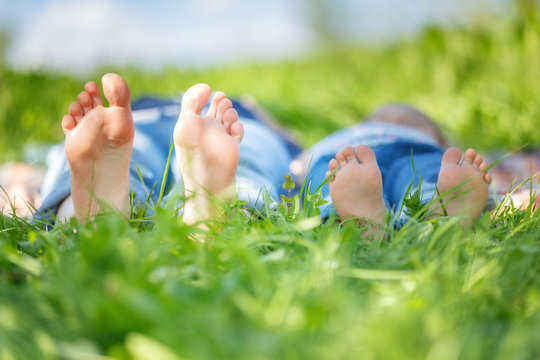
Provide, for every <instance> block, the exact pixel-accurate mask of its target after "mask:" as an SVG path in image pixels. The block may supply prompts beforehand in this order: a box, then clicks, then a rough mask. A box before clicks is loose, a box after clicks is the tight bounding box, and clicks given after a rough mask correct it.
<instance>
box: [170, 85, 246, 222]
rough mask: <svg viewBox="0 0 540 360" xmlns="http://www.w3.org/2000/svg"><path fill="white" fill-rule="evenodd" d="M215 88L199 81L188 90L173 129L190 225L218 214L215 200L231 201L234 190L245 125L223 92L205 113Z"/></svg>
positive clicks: (217, 94) (186, 215)
mask: <svg viewBox="0 0 540 360" xmlns="http://www.w3.org/2000/svg"><path fill="white" fill-rule="evenodd" d="M211 92H212V90H211V89H210V87H209V86H208V85H205V84H197V85H194V86H192V87H191V88H189V89H188V91H186V93H185V94H184V97H183V98H182V110H181V112H180V117H179V118H178V122H177V123H176V127H175V129H174V144H175V151H176V157H177V158H178V166H179V168H180V173H181V174H182V180H183V183H184V193H185V196H186V202H185V204H184V215H183V216H184V221H185V222H186V223H189V224H193V223H196V222H198V221H200V220H205V219H210V218H213V217H214V216H215V203H214V201H213V199H217V200H220V201H229V200H230V199H231V198H232V196H233V195H234V193H235V190H236V189H235V183H236V169H237V167H238V160H239V147H238V144H239V143H240V141H241V140H242V137H243V136H244V127H243V126H242V124H241V123H240V122H238V114H237V112H236V110H234V109H233V107H232V103H231V101H230V100H229V99H227V96H226V95H225V94H224V93H222V92H216V93H215V94H214V96H213V98H212V102H211V104H210V108H209V109H208V113H207V114H206V116H202V115H201V111H202V109H203V108H204V106H205V105H206V103H207V102H208V99H209V97H210V93H211Z"/></svg>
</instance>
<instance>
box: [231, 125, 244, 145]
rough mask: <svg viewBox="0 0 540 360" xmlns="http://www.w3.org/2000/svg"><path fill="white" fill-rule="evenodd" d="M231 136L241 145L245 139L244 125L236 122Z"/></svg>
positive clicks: (232, 126)
mask: <svg viewBox="0 0 540 360" xmlns="http://www.w3.org/2000/svg"><path fill="white" fill-rule="evenodd" d="M230 133H231V136H232V137H233V138H234V139H235V140H236V141H238V143H239V144H240V143H241V142H242V139H243V138H244V125H242V123H241V122H239V121H235V122H233V124H232V125H231V131H230Z"/></svg>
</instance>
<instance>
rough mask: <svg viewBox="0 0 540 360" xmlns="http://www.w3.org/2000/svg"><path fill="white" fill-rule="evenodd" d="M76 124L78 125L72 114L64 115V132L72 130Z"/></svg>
mask: <svg viewBox="0 0 540 360" xmlns="http://www.w3.org/2000/svg"><path fill="white" fill-rule="evenodd" d="M75 125H77V122H76V121H75V119H74V118H73V116H71V115H64V117H63V118H62V130H63V131H64V134H67V132H68V131H71V130H72V129H73V128H74V127H75Z"/></svg>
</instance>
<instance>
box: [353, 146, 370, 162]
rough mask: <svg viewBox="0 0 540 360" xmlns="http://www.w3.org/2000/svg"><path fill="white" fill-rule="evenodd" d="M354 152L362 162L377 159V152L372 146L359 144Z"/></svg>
mask: <svg viewBox="0 0 540 360" xmlns="http://www.w3.org/2000/svg"><path fill="white" fill-rule="evenodd" d="M354 152H355V154H356V157H357V158H358V160H359V161H360V162H361V163H367V162H372V161H375V153H374V152H373V150H371V148H370V147H369V146H367V145H358V146H357V147H356V148H355V149H354Z"/></svg>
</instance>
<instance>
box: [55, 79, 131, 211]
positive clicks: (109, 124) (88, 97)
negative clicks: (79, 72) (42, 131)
mask: <svg viewBox="0 0 540 360" xmlns="http://www.w3.org/2000/svg"><path fill="white" fill-rule="evenodd" d="M101 81H102V84H103V92H104V94H105V98H106V99H107V100H108V101H109V104H110V107H108V108H105V107H103V102H102V100H101V95H100V93H99V88H98V86H97V84H96V83H95V82H93V81H92V82H89V83H87V84H86V85H85V86H84V91H83V92H81V93H80V94H79V96H78V97H77V101H75V102H73V103H71V105H70V106H69V114H68V115H65V116H64V118H63V119H62V129H63V130H64V133H65V135H66V141H65V148H66V155H67V159H68V162H69V167H70V171H71V195H72V198H73V205H74V211H75V216H76V217H77V218H78V219H79V221H82V222H85V221H86V220H87V219H88V218H90V217H91V216H93V215H95V214H97V213H99V212H101V211H102V210H104V209H103V206H104V205H108V206H111V207H112V208H113V209H115V210H117V211H120V212H121V213H122V214H124V215H128V214H129V162H130V158H131V149H132V145H133V136H134V132H135V129H134V126H133V119H132V116H131V105H130V96H129V88H128V86H127V84H126V82H125V81H124V80H123V79H122V78H121V77H120V76H118V75H116V74H106V75H105V76H103V78H102V79H101Z"/></svg>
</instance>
